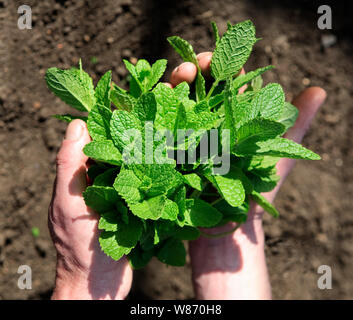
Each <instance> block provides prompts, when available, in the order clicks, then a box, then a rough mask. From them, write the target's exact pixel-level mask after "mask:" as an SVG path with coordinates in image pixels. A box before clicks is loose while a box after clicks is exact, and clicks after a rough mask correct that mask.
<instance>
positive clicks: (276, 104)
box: [252, 83, 285, 120]
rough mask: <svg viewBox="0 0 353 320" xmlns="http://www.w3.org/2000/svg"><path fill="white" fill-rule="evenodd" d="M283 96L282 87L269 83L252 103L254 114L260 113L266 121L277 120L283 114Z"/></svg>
mask: <svg viewBox="0 0 353 320" xmlns="http://www.w3.org/2000/svg"><path fill="white" fill-rule="evenodd" d="M284 102H285V96H284V92H283V89H282V87H281V86H280V85H279V84H277V83H270V84H268V85H267V86H266V87H265V88H263V89H261V91H259V93H258V94H257V95H256V96H255V98H254V100H253V101H252V109H253V110H255V112H254V114H256V113H257V112H258V113H260V115H261V117H263V118H267V119H275V120H276V119H278V118H279V116H280V115H281V113H282V112H283V108H284Z"/></svg>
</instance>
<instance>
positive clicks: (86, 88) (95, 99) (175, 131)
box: [46, 21, 320, 268]
mask: <svg viewBox="0 0 353 320" xmlns="http://www.w3.org/2000/svg"><path fill="white" fill-rule="evenodd" d="M212 27H213V30H214V34H215V38H216V49H215V50H214V52H213V57H212V62H211V75H212V77H213V78H214V82H213V84H212V85H211V86H209V88H210V89H209V90H208V91H207V92H206V82H205V79H204V77H203V76H202V74H201V71H200V67H199V65H198V61H197V59H196V55H195V53H194V51H193V48H192V46H191V45H190V44H189V43H188V42H187V41H185V40H183V39H181V38H179V37H170V38H168V41H169V43H170V44H171V45H172V46H173V47H174V49H175V50H176V51H177V53H179V54H180V56H181V57H182V59H183V60H184V61H189V62H192V63H194V64H195V65H196V66H197V70H198V73H197V78H196V81H195V84H194V85H193V86H192V89H193V90H192V92H191V93H190V86H189V85H188V84H187V83H186V82H183V83H181V84H179V85H178V86H176V87H175V88H173V89H171V88H170V87H168V86H167V85H165V84H163V83H159V82H158V81H159V80H160V78H161V77H162V75H163V73H164V72H165V69H166V65H167V61H166V60H158V61H156V62H155V63H154V64H153V65H152V66H151V65H150V64H149V63H148V62H147V61H146V60H143V59H141V60H139V61H138V62H137V64H136V65H133V64H131V63H130V62H128V61H124V63H125V65H126V68H127V69H128V71H129V72H130V76H129V77H130V89H129V91H126V90H124V89H122V88H120V87H118V86H117V85H116V84H114V83H112V78H111V72H110V71H109V72H107V73H106V74H105V75H104V76H103V77H102V78H101V79H100V81H99V82H98V84H97V86H96V88H94V86H93V83H92V79H91V78H90V76H89V75H88V74H87V73H85V72H84V71H83V70H82V65H81V63H80V68H79V69H76V68H72V69H70V70H60V69H57V68H51V69H49V70H48V71H47V73H46V81H47V84H48V87H49V88H50V89H51V90H52V91H53V92H54V94H56V95H57V96H58V97H60V98H61V99H62V100H63V101H64V102H66V103H67V104H69V105H70V106H72V107H73V108H75V109H77V110H79V111H85V112H88V116H82V117H75V116H72V115H63V116H56V117H57V118H59V119H62V120H65V121H68V122H69V121H71V120H72V119H76V118H80V119H83V120H84V121H86V122H87V127H88V130H89V133H90V135H91V137H92V142H90V143H89V144H87V145H86V146H85V148H84V153H85V154H86V155H87V156H88V157H90V158H91V159H93V160H94V161H95V165H93V166H91V167H90V168H89V170H88V176H89V177H90V179H91V181H92V185H90V186H89V187H87V189H86V191H85V192H84V194H83V196H84V199H85V201H86V204H87V206H89V207H91V208H92V209H94V210H96V211H97V212H98V213H99V214H100V221H99V226H98V228H99V229H100V230H102V232H101V233H100V237H99V242H100V245H101V248H102V250H103V251H104V252H105V253H106V254H107V255H108V256H110V257H112V258H113V259H114V260H118V259H120V258H121V257H122V256H123V255H127V257H128V259H129V261H130V263H131V265H132V266H133V267H134V268H141V267H143V266H145V265H146V264H147V263H148V261H149V260H150V259H151V258H152V257H153V256H156V257H157V258H158V259H159V260H160V261H162V262H164V263H166V264H169V265H174V266H182V265H184V264H185V256H186V251H185V248H184V244H183V240H193V239H197V238H198V237H199V236H200V234H203V235H204V236H207V229H202V230H203V231H201V230H200V229H199V228H211V227H215V226H221V225H224V224H226V223H228V222H236V223H237V225H239V224H241V223H244V222H245V221H246V219H247V213H248V210H249V201H251V200H254V201H256V202H257V203H258V204H259V205H260V206H261V207H263V208H264V209H265V210H266V211H267V212H269V213H270V214H271V215H273V216H275V217H277V216H278V212H277V210H276V209H275V208H274V207H273V206H272V205H271V204H270V203H268V202H267V201H266V199H265V198H264V197H263V196H262V195H261V192H268V191H270V190H272V189H273V188H274V187H275V186H276V183H277V182H278V179H279V177H278V176H277V175H276V167H275V166H276V163H277V161H278V160H279V158H281V157H285V158H294V159H311V160H317V159H320V157H319V156H318V155H317V154H315V153H313V152H312V151H310V150H308V149H306V148H304V147H302V146H301V145H299V144H297V143H295V142H293V141H291V140H287V139H285V138H282V135H283V134H284V133H285V132H286V131H287V130H288V128H290V127H291V126H292V125H293V124H294V122H295V120H296V118H297V109H296V108H295V107H294V106H292V105H291V104H290V103H288V102H285V95H284V93H283V90H282V88H281V86H280V85H279V84H276V83H270V84H268V85H266V86H265V87H263V86H262V78H261V74H262V73H264V72H265V71H267V70H269V69H271V68H272V66H268V67H264V68H260V69H257V70H255V71H252V72H249V73H247V74H242V75H239V71H240V70H241V69H242V67H243V65H244V63H245V62H246V61H247V59H248V57H249V55H250V53H251V51H252V47H253V45H254V44H255V43H256V42H257V40H258V39H257V38H256V37H255V28H254V25H253V24H252V22H251V21H245V22H242V23H239V24H236V25H230V24H229V25H228V30H227V31H226V33H225V34H224V35H223V36H222V37H221V38H220V36H219V34H218V30H217V26H216V25H215V24H214V23H213V24H212ZM246 84H247V89H246V90H245V91H244V92H243V93H239V89H240V88H241V87H242V86H244V85H246ZM183 132H184V133H186V134H185V135H184V136H183V135H181V134H180V133H183ZM205 150H206V151H205ZM220 153H221V154H222V156H221V157H220V156H219V154H220ZM190 159H191V160H190Z"/></svg>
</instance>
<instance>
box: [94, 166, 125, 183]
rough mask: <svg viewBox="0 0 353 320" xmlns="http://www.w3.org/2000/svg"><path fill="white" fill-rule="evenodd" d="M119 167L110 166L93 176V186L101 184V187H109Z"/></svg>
mask: <svg viewBox="0 0 353 320" xmlns="http://www.w3.org/2000/svg"><path fill="white" fill-rule="evenodd" d="M118 172H119V169H118V168H111V169H108V170H106V171H104V172H103V173H101V174H99V175H97V176H96V177H95V178H94V182H93V185H94V186H101V187H111V186H113V184H114V181H115V179H116V176H117V175H118Z"/></svg>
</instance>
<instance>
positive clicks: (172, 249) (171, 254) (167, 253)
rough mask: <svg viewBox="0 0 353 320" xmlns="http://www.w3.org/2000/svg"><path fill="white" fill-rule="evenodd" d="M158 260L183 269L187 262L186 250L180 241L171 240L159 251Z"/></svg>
mask: <svg viewBox="0 0 353 320" xmlns="http://www.w3.org/2000/svg"><path fill="white" fill-rule="evenodd" d="M157 258H158V260H160V261H161V262H163V263H165V264H169V265H171V266H176V267H182V266H184V265H185V262H186V250H185V247H184V244H183V243H182V242H181V240H179V239H173V238H172V239H169V240H167V241H166V242H165V243H164V244H163V246H162V247H161V248H160V249H159V251H158V253H157Z"/></svg>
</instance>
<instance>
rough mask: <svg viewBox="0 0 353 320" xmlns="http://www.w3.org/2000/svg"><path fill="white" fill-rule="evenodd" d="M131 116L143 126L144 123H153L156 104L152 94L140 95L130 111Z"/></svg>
mask: <svg viewBox="0 0 353 320" xmlns="http://www.w3.org/2000/svg"><path fill="white" fill-rule="evenodd" d="M132 112H133V114H134V115H135V116H136V117H137V118H138V119H139V120H140V121H141V124H143V123H144V122H145V121H154V119H155V117H156V112H157V104H156V99H155V97H154V94H153V93H152V92H148V93H144V94H142V95H141V96H140V97H139V98H138V100H137V102H136V104H135V105H134V107H133V110H132Z"/></svg>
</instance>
